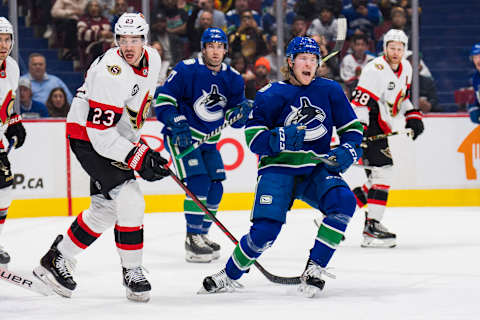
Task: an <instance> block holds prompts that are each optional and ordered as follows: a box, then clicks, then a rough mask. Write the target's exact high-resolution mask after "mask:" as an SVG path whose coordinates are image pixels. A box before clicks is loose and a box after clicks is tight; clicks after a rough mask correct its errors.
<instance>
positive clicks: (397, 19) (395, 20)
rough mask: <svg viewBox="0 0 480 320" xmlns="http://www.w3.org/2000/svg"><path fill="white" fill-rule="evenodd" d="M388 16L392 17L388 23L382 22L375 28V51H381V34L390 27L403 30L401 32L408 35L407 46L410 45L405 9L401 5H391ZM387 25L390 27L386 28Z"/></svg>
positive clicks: (409, 32) (409, 30) (409, 31)
mask: <svg viewBox="0 0 480 320" xmlns="http://www.w3.org/2000/svg"><path fill="white" fill-rule="evenodd" d="M390 16H391V17H392V21H391V22H390V23H388V22H386V23H385V25H384V24H382V25H381V26H379V28H378V29H376V30H375V36H376V37H377V38H376V40H377V48H376V50H377V53H381V52H382V51H383V35H384V34H385V33H386V32H387V31H388V30H390V29H399V30H403V32H405V34H406V35H407V36H408V39H409V47H410V45H411V44H410V42H411V40H410V39H411V38H412V36H411V29H410V25H408V24H407V13H406V11H405V10H404V9H403V8H401V7H393V8H392V11H391V13H390ZM388 26H390V28H388V29H387V27H388ZM382 32H383V33H382Z"/></svg>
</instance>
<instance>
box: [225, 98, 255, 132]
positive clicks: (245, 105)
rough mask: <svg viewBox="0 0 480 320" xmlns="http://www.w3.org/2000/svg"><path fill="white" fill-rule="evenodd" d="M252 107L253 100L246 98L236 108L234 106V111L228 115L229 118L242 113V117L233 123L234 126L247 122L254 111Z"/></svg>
mask: <svg viewBox="0 0 480 320" xmlns="http://www.w3.org/2000/svg"><path fill="white" fill-rule="evenodd" d="M252 108H253V103H252V100H244V101H242V103H240V104H239V105H238V106H237V107H236V108H234V109H233V110H232V113H231V114H230V115H228V119H232V118H233V117H236V116H237V115H238V114H240V113H241V114H242V117H241V118H240V119H238V120H237V121H235V123H233V124H232V127H234V128H241V127H243V126H244V125H245V123H246V122H247V119H248V115H249V114H250V112H251V111H252Z"/></svg>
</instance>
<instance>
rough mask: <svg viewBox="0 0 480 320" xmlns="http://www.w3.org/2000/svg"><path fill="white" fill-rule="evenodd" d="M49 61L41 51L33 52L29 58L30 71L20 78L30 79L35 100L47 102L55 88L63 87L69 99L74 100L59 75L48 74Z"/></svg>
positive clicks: (69, 100)
mask: <svg viewBox="0 0 480 320" xmlns="http://www.w3.org/2000/svg"><path fill="white" fill-rule="evenodd" d="M46 70H47V62H46V60H45V57H44V56H43V55H41V54H40V53H32V54H31V55H30V56H29V58H28V73H27V74H25V75H23V76H21V77H20V79H28V80H30V82H31V85H32V93H33V100H37V101H40V102H41V103H43V104H45V103H46V102H47V99H48V95H49V94H50V91H52V89H53V88H56V87H62V88H63V90H65V92H66V94H67V100H68V102H69V103H70V102H71V101H72V94H71V92H70V90H68V88H67V86H66V85H65V83H64V82H63V81H62V80H61V79H60V78H58V77H56V76H54V75H52V74H48V73H47V72H46Z"/></svg>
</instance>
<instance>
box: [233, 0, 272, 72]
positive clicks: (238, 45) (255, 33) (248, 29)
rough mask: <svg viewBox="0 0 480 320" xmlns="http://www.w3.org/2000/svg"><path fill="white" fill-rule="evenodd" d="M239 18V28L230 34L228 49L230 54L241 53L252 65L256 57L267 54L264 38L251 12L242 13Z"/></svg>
mask: <svg viewBox="0 0 480 320" xmlns="http://www.w3.org/2000/svg"><path fill="white" fill-rule="evenodd" d="M242 1H244V0H242ZM241 17H242V23H241V24H240V27H238V29H237V30H236V31H235V32H234V33H232V34H230V41H229V42H230V44H231V46H230V47H231V50H232V52H241V53H242V54H243V56H244V57H245V58H246V59H247V61H248V63H250V64H253V62H254V61H255V60H256V58H257V57H259V56H263V55H266V54H267V43H266V37H265V35H264V34H263V33H262V30H261V29H260V28H259V27H258V25H257V22H256V20H255V19H254V18H253V13H252V11H251V10H246V11H243V12H242V16H241Z"/></svg>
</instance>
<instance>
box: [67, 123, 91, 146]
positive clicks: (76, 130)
mask: <svg viewBox="0 0 480 320" xmlns="http://www.w3.org/2000/svg"><path fill="white" fill-rule="evenodd" d="M67 136H68V137H69V138H71V139H79V140H84V141H90V139H89V138H88V134H87V129H86V128H85V127H84V126H82V125H79V124H78V123H74V122H68V123H67Z"/></svg>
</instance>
